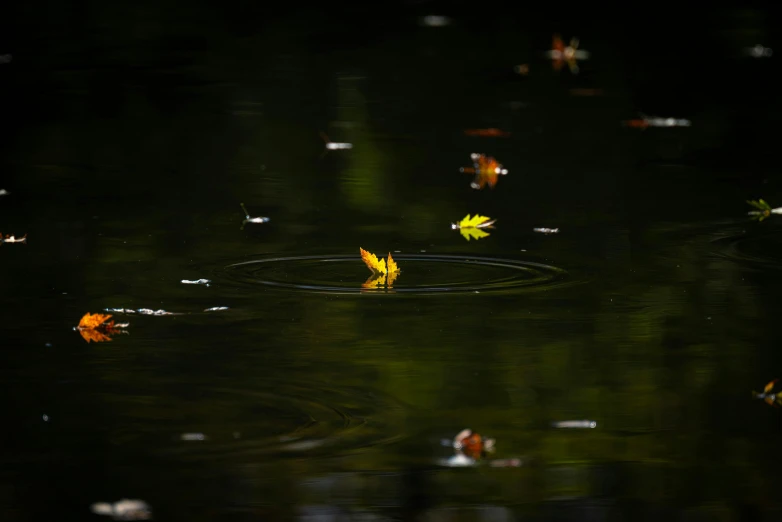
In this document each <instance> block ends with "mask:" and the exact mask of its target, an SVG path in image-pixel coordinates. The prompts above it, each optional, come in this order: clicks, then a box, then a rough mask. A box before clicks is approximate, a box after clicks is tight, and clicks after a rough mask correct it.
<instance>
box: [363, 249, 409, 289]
mask: <svg viewBox="0 0 782 522" xmlns="http://www.w3.org/2000/svg"><path fill="white" fill-rule="evenodd" d="M359 251H360V252H361V260H362V261H364V264H366V265H367V267H368V268H369V269H370V270H371V271H372V275H371V276H370V277H369V279H367V280H366V282H364V284H363V285H361V286H362V288H379V287H382V286H386V287H387V288H391V287H392V286H393V284H394V281H395V280H396V278H397V277H398V276H399V265H397V264H396V261H394V258H393V257H391V253H390V252H389V253H388V262H387V263H386V260H385V259H379V260H378V258H377V256H376V255H375V254H372V253H371V252H367V251H366V250H364V249H363V248H361V247H359ZM386 276H387V277H386Z"/></svg>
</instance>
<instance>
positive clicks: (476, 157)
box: [461, 153, 508, 189]
mask: <svg viewBox="0 0 782 522" xmlns="http://www.w3.org/2000/svg"><path fill="white" fill-rule="evenodd" d="M470 159H472V162H473V166H472V168H462V169H461V171H462V172H469V173H474V174H475V179H474V180H473V181H472V183H470V186H471V187H472V188H474V189H482V188H483V187H484V186H486V185H487V184H488V185H489V187H491V188H494V185H496V184H497V177H498V176H499V175H500V174H502V175H505V174H507V173H508V170H507V169H505V168H503V167H502V165H500V163H499V162H498V161H497V160H496V159H494V158H492V157H491V156H486V155H485V154H477V153H473V154H471V155H470Z"/></svg>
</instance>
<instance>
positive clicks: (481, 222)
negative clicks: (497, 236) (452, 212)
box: [451, 214, 496, 228]
mask: <svg viewBox="0 0 782 522" xmlns="http://www.w3.org/2000/svg"><path fill="white" fill-rule="evenodd" d="M495 221H496V219H491V218H490V217H486V216H481V215H480V214H475V215H474V216H473V217H470V215H469V214H467V215H466V216H464V219H462V220H461V221H459V223H457V224H455V225H451V226H452V228H487V227H491V226H492V225H493V224H494V222H495Z"/></svg>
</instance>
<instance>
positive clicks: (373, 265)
mask: <svg viewBox="0 0 782 522" xmlns="http://www.w3.org/2000/svg"><path fill="white" fill-rule="evenodd" d="M358 249H359V251H360V252H361V259H362V260H363V261H364V263H365V264H366V265H367V268H369V269H370V270H371V271H372V272H373V273H377V272H379V273H381V274H385V273H386V272H387V270H386V260H385V259H381V260H378V259H377V256H376V255H375V254H372V253H370V252H367V251H366V250H364V249H363V248H361V247H358Z"/></svg>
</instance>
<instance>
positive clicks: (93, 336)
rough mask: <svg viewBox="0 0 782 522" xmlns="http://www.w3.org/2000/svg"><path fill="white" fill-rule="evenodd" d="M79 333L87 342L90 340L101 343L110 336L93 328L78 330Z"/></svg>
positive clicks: (109, 339)
mask: <svg viewBox="0 0 782 522" xmlns="http://www.w3.org/2000/svg"><path fill="white" fill-rule="evenodd" d="M79 334H81V336H82V338H83V339H84V340H85V341H87V342H88V343H89V342H90V341H92V342H94V343H103V342H107V341H111V337H109V336H108V335H106V334H105V333H103V332H101V331H100V330H93V329H90V328H87V329H85V330H79Z"/></svg>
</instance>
